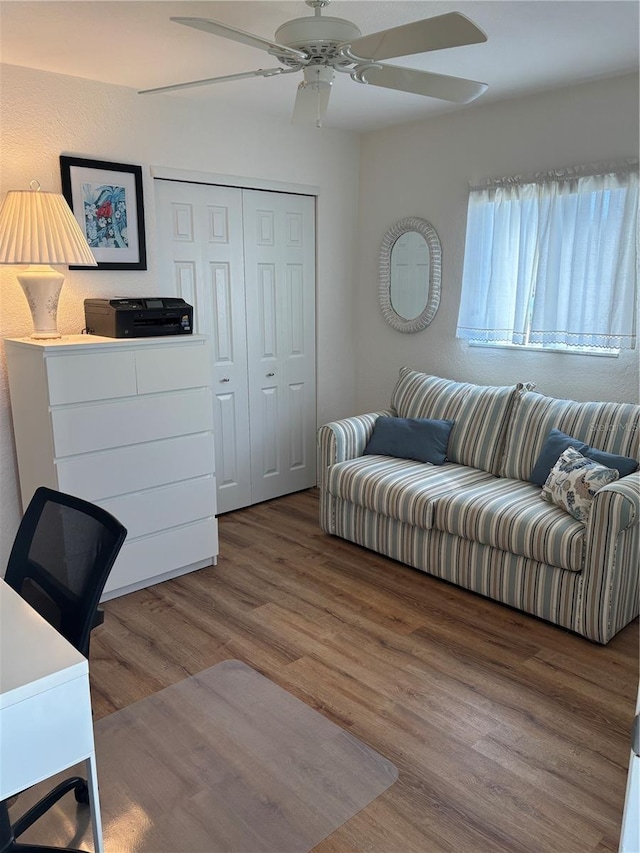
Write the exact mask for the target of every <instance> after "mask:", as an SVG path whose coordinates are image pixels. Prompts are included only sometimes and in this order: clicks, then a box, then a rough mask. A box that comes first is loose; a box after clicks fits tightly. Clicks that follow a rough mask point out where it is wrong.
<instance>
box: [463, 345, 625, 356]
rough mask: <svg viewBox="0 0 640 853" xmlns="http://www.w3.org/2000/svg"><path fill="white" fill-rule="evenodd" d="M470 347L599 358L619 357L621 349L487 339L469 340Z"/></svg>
mask: <svg viewBox="0 0 640 853" xmlns="http://www.w3.org/2000/svg"><path fill="white" fill-rule="evenodd" d="M467 343H468V344H469V346H470V347H478V348H480V349H507V350H515V351H517V352H552V353H560V354H561V355H590V356H596V357H597V358H618V356H619V355H620V350H600V349H586V348H584V349H578V348H573V347H572V348H569V347H543V346H536V345H529V344H498V343H486V342H485V341H467Z"/></svg>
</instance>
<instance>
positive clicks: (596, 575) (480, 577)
mask: <svg viewBox="0 0 640 853" xmlns="http://www.w3.org/2000/svg"><path fill="white" fill-rule="evenodd" d="M448 386H453V387H449V388H448ZM473 387H474V386H471V388H473ZM447 388H448V390H449V391H450V392H451V394H452V397H448V396H447V394H446V393H445V391H446V390H447ZM493 390H495V391H496V392H497V393H496V395H494V397H493V399H494V403H495V406H496V408H494V406H493V404H492V405H490V406H489V407H488V409H484V410H483V411H482V413H481V410H480V407H478V406H477V405H476V407H475V412H476V415H475V416H472V415H471V414H469V423H467V421H466V420H465V408H464V404H465V401H467V403H468V405H469V408H468V409H467V410H466V411H467V412H469V413H471V412H473V411H474V405H475V404H477V403H478V400H477V399H476V398H475V395H474V394H473V393H472V394H471V395H470V396H469V395H468V392H465V390H464V386H463V385H462V384H461V383H450V382H449V381H448V380H446V379H438V378H437V377H428V376H425V375H424V374H416V373H415V372H414V371H409V370H407V369H403V371H401V376H400V381H399V382H398V385H397V386H396V391H394V397H393V404H394V408H392V409H390V410H388V411H385V412H374V413H371V414H366V415H360V416H358V417H353V418H348V419H346V420H343V421H338V422H335V423H332V424H327V425H326V426H324V427H322V428H321V429H320V430H319V433H318V462H319V465H318V472H319V484H320V525H321V527H322V529H323V530H325V531H327V532H328V533H332V534H335V535H337V536H342V537H343V538H345V539H349V540H350V541H352V542H356V543H358V544H359V545H362V546H364V547H365V548H370V549H372V550H374V551H377V552H379V553H381V554H386V555H387V556H389V557H392V558H393V559H395V560H400V561H401V562H403V563H405V564H407V565H409V566H414V567H415V568H417V569H420V570H421V571H424V572H428V573H429V574H433V575H436V576H437V577H440V578H443V579H445V580H447V581H450V582H452V583H455V584H457V585H458V586H462V587H465V588H466V589H470V590H473V591H474V592H477V593H480V594H482V595H485V596H487V597H489V598H493V599H495V600H496V601H501V602H504V603H505V604H509V605H511V606H512V607H516V608H518V609H519V610H523V611H525V612H527V613H531V614H533V615H535V616H539V617H540V618H542V619H546V620H548V621H549V622H553V623H555V624H557V625H560V626H562V627H564V628H566V629H568V630H570V631H575V632H577V633H579V634H581V635H582V636H584V637H587V638H588V639H590V640H593V641H595V642H598V643H607V642H608V641H609V640H610V639H611V637H613V636H614V634H616V633H617V632H618V631H620V630H621V629H622V628H624V626H625V625H627V624H628V623H629V622H630V621H631V620H632V619H634V618H635V617H636V616H637V615H638V608H639V592H640V590H639V579H638V574H639V573H638V554H639V553H640V472H636V473H634V474H629V475H628V476H626V477H624V478H622V479H620V480H617V481H616V482H614V483H611V484H610V485H608V486H605V487H604V488H602V489H601V490H600V491H599V492H598V493H597V495H596V496H595V498H594V502H593V507H592V510H591V513H590V516H589V522H588V524H587V525H586V527H585V526H584V525H582V524H580V522H577V521H576V520H575V519H573V518H572V517H571V516H570V515H568V514H565V513H564V512H563V511H562V510H560V509H559V508H558V507H554V506H553V505H550V504H547V503H545V502H544V501H541V500H540V498H539V494H540V490H539V488H538V487H536V486H533V485H532V484H530V483H527V482H522V481H524V480H527V479H528V477H529V474H530V472H531V469H532V468H533V465H534V463H535V460H536V459H537V457H538V455H539V453H540V449H541V447H542V443H543V441H544V438H545V437H546V435H547V434H548V432H549V430H550V429H551V428H552V427H556V428H558V429H561V430H562V431H563V432H566V433H568V434H569V435H573V436H575V437H576V438H578V439H581V440H582V441H585V442H587V443H588V444H590V445H591V446H593V447H597V448H598V449H600V450H604V451H607V452H609V453H617V454H620V455H623V456H630V457H633V458H635V459H638V455H639V442H640V406H635V405H631V404H620V403H577V402H573V401H571V400H556V399H553V398H549V397H544V396H542V395H540V394H534V393H532V392H531V391H529V390H523V391H522V392H521V394H520V395H519V396H520V399H519V401H518V402H516V404H515V405H514V407H513V409H512V411H511V417H512V418H513V423H512V425H511V426H510V428H509V430H508V436H507V444H506V446H505V461H504V463H503V466H502V467H503V472H502V478H501V479H496V478H495V477H493V476H490V475H489V474H488V473H486V472H483V471H480V470H475V471H470V470H469V469H468V468H463V467H462V466H460V465H455V464H451V463H446V464H445V465H443V466H429V465H423V464H422V463H416V462H411V461H408V460H398V459H390V458H389V457H381V456H369V457H362V452H363V450H364V448H365V446H366V443H367V441H368V440H369V437H370V436H371V433H372V431H373V426H374V424H375V421H376V419H377V418H378V416H379V415H380V414H385V415H402V416H403V417H437V418H452V419H453V420H456V415H457V417H458V422H459V423H460V424H461V425H463V426H464V428H465V430H467V432H468V434H469V436H470V438H469V440H470V442H471V445H473V448H474V449H473V450H472V449H470V448H468V450H469V454H470V457H472V458H474V459H476V460H477V459H478V456H482V455H483V453H484V452H485V451H486V448H483V447H482V445H483V442H484V441H485V440H486V437H487V435H488V432H489V431H490V430H489V431H485V432H484V437H483V431H482V423H480V424H479V425H478V424H476V426H475V429H476V432H475V438H474V425H473V423H471V421H472V420H474V418H480V420H481V421H482V419H483V418H485V419H486V418H488V419H489V421H491V420H492V416H493V415H496V412H498V415H496V417H497V419H498V420H499V411H500V405H501V402H503V397H502V395H501V393H500V392H501V391H503V390H504V389H489V391H490V392H491V391H493ZM396 406H397V407H398V410H396V408H395V407H396ZM493 422H494V423H497V420H495V418H494V419H493ZM467 427H468V429H467ZM496 441H497V442H498V444H499V442H500V438H499V437H498V435H497V433H496ZM454 448H455V450H454V453H455V455H456V458H458V454H459V453H460V454H463V453H464V452H465V448H463V447H458V445H455V444H454ZM489 456H491V454H489ZM497 458H498V457H497V456H495V455H494V457H493V460H494V461H495V459H497ZM349 460H351V461H349ZM473 467H476V466H473ZM445 474H446V475H447V477H449V476H450V477H452V478H453V479H451V480H447V481H446V482H445V479H444V476H445ZM467 477H469V478H471V479H470V480H468V479H466V478H467ZM473 477H478V478H479V479H478V480H473ZM505 477H509V478H513V479H511V480H510V482H509V481H507V480H505V479H504V478H505ZM514 480H515V481H516V482H514ZM518 481H519V482H518ZM427 483H428V487H427ZM451 486H453V488H451ZM429 525H431V527H429Z"/></svg>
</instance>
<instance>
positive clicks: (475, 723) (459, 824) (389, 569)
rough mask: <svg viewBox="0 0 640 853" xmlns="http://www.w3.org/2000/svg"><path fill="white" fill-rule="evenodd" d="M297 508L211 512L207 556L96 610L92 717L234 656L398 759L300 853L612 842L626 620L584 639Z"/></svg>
mask: <svg viewBox="0 0 640 853" xmlns="http://www.w3.org/2000/svg"><path fill="white" fill-rule="evenodd" d="M317 512H318V501H317V492H316V490H315V489H313V490H310V491H308V492H300V493H298V494H295V495H289V496H287V497H285V498H279V499H277V500H275V501H270V502H267V503H264V504H259V505H257V506H255V507H250V508H248V509H245V510H240V511H238V512H234V513H229V514H228V515H225V516H222V517H221V518H220V543H221V554H220V557H219V562H218V566H217V567H216V568H208V569H203V570H200V571H198V572H193V573H191V574H189V575H185V576H183V577H181V578H177V579H175V580H172V581H167V582H165V583H163V584H158V585H156V586H154V587H150V588H148V589H145V590H141V591H140V592H137V593H134V594H132V595H128V596H123V597H122V598H119V599H114V600H113V601H110V602H108V603H107V604H106V605H105V610H106V618H105V624H104V626H102V627H101V628H98V629H97V630H96V631H94V633H93V635H92V637H93V638H92V642H91V684H92V695H93V706H94V713H95V717H96V719H98V718H100V717H102V716H104V715H106V714H109V713H111V712H112V711H115V710H117V709H119V708H123V707H125V706H127V705H130V704H131V703H132V702H135V701H137V700H138V699H142V698H144V697H145V696H148V695H150V694H151V693H154V692H156V691H158V690H160V689H162V688H163V687H166V686H168V685H169V684H173V683H175V682H177V681H180V680H181V679H183V678H186V677H188V676H189V675H192V674H195V673H197V672H200V671H201V670H203V669H205V668H207V667H210V666H213V665H214V664H216V663H218V662H220V661H223V660H227V659H230V658H237V659H240V660H242V661H244V662H245V663H247V664H249V665H250V666H252V667H253V668H254V669H257V670H259V671H260V672H262V673H263V674H264V675H266V676H267V677H268V678H270V679H272V680H273V681H274V682H276V683H277V684H279V685H280V686H281V687H284V688H285V689H286V690H288V691H290V692H291V693H292V694H294V695H295V696H297V697H298V698H300V699H302V700H303V701H304V702H306V703H307V704H308V705H310V706H311V707H313V708H316V709H317V710H319V711H320V712H321V713H323V714H324V715H326V716H327V717H328V718H329V719H330V720H332V721H334V722H336V723H338V725H340V726H342V727H343V728H345V729H348V730H349V731H350V732H352V733H353V734H354V735H355V736H356V737H358V738H360V739H362V740H363V741H365V742H366V743H367V744H369V745H370V746H371V747H373V748H374V749H376V750H378V751H379V752H381V753H382V754H383V755H385V756H386V757H388V758H389V759H390V760H391V761H393V762H394V763H395V764H396V766H397V767H398V769H399V771H400V778H399V780H398V781H397V782H396V783H395V784H394V785H392V787H391V788H389V789H388V790H387V791H386V792H385V793H384V794H383V795H382V796H380V797H379V798H378V799H377V800H375V801H374V802H373V803H371V804H370V805H369V806H368V807H367V808H365V809H364V810H363V811H362V812H360V813H359V814H358V815H356V816H355V817H354V818H352V819H351V820H350V821H348V823H346V824H345V825H344V826H342V827H341V828H340V829H338V830H337V831H336V832H334V833H333V834H332V835H331V836H330V837H329V838H327V839H326V840H325V841H323V842H322V843H321V844H320V845H318V847H316V848H315V853H364V852H365V851H366V853H441V851H442V853H454V851H455V853H589V851H594V853H596V852H597V853H605V851H617V849H618V842H619V833H620V821H621V816H622V807H623V802H624V793H625V785H626V775H627V764H628V757H629V741H630V727H631V720H632V718H633V713H634V707H635V697H636V691H637V686H638V620H636V621H635V622H633V623H632V624H631V625H629V626H627V628H626V629H625V630H624V631H622V632H621V633H620V634H618V635H617V636H616V637H615V638H614V639H613V640H612V641H611V642H610V643H609V644H608V645H607V646H598V645H595V644H594V643H591V642H589V641H588V640H584V639H582V638H581V637H578V636H576V635H573V634H569V633H567V632H566V631H564V630H562V629H559V628H556V627H554V626H551V625H548V624H546V623H544V622H542V621H540V620H537V619H535V618H532V617H529V616H526V615H524V614H521V613H519V612H517V611H514V610H511V609H510V608H507V607H504V606H502V605H500V604H497V603H495V602H492V601H489V600H486V599H483V598H481V597H480V596H477V595H474V594H472V593H469V592H466V591H464V590H460V589H457V588H456V587H454V586H451V585H449V584H447V583H444V582H442V581H439V580H437V579H435V578H430V577H429V576H428V575H425V574H423V573H421V572H418V571H416V570H414V569H410V568H408V567H405V566H402V565H401V564H399V563H396V562H394V561H393V560H388V559H386V558H385V557H381V556H379V555H377V554H374V553H372V552H370V551H367V550H365V549H362V548H359V547H358V546H356V545H352V544H351V543H348V542H345V541H343V540H340V539H336V538H334V537H331V536H327V535H325V534H324V533H322V532H321V531H320V529H319V527H318V523H317ZM176 758H177V759H178V758H179V757H178V756H176ZM176 853H178V851H176ZM203 853H214V851H203ZM234 853H235V851H234ZM237 853H250V851H237ZM273 853H280V851H277V850H274V851H273Z"/></svg>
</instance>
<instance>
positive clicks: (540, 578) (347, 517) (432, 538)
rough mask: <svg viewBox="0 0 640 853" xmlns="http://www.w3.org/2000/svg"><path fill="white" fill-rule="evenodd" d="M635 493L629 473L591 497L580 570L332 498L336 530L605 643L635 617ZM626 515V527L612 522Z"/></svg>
mask: <svg viewBox="0 0 640 853" xmlns="http://www.w3.org/2000/svg"><path fill="white" fill-rule="evenodd" d="M634 478H635V479H634ZM632 480H634V482H630V481H632ZM621 486H622V489H621V488H620V487H621ZM639 495H640V474H630V475H629V476H628V477H625V478H624V483H623V482H622V481H620V480H618V481H617V482H616V483H612V484H611V485H610V486H606V487H605V488H604V489H602V490H601V491H600V492H599V493H598V495H596V498H595V501H594V506H593V510H592V513H591V517H590V519H589V527H590V528H595V530H594V531H593V532H596V530H597V531H601V532H602V536H598V535H596V536H594V537H593V538H592V539H589V537H588V538H587V550H586V555H585V561H584V568H583V570H582V571H580V572H574V571H567V570H566V569H561V568H558V567H556V566H551V565H549V564H547V563H542V562H539V561H537V560H533V559H531V558H529V557H524V556H521V555H518V554H513V553H511V552H508V551H502V550H499V549H497V548H493V547H492V546H491V545H485V544H482V543H480V542H474V541H472V540H471V539H464V538H462V537H461V536H456V535H454V534H451V533H447V532H445V531H443V530H437V529H435V528H432V529H431V530H425V529H424V528H420V527H417V526H415V525H411V524H405V523H404V522H401V521H398V520H397V519H395V518H391V517H389V516H384V515H380V514H379V513H376V512H373V511H371V510H368V509H366V507H363V506H360V505H358V504H352V503H350V502H348V501H344V500H341V499H336V501H335V508H334V509H335V533H336V535H337V536H342V537H343V538H345V539H348V540H350V541H351V542H356V543H357V544H358V545H362V546H364V547H365V548H370V549H371V550H373V551H377V552H378V553H380V554H386V555H387V556H388V557H391V558H392V559H394V560H399V561H400V562H402V563H405V564H406V565H409V566H413V567H415V568H417V569H420V570H421V571H424V572H427V573H429V574H431V575H435V576H436V577H439V578H442V579H444V580H447V581H449V582H451V583H454V584H456V585H457V586H461V587H464V588H465V589H470V590H473V591H474V592H478V593H480V594H481V595H484V596H487V597H488V598H492V599H494V600H496V601H500V602H503V603H504V604H508V605H510V606H511V607H516V608H517V609H518V610H523V611H524V612H526V613H531V614H533V615H534V616H538V617H540V618H541V619H546V620H547V621H549V622H553V623H554V624H556V625H560V626H562V627H564V628H566V629H568V630H570V631H575V632H577V633H578V634H581V635H582V636H584V637H587V638H588V639H590V640H593V641H594V642H597V643H608V642H609V640H610V639H611V638H612V637H613V636H614V635H615V634H616V633H617V632H618V631H620V630H621V629H622V628H624V626H625V625H627V624H628V623H629V622H631V620H632V619H634V618H635V617H636V616H637V615H638V548H639V546H640V536H639V533H640V524H638V518H639V517H640V497H639ZM541 503H543V502H542V501H541ZM625 519H629V520H630V523H629V526H627V527H623V528H622V529H620V528H619V527H617V525H618V524H620V523H622V524H624V520H625Z"/></svg>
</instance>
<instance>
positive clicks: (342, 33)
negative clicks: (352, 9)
mask: <svg viewBox="0 0 640 853" xmlns="http://www.w3.org/2000/svg"><path fill="white" fill-rule="evenodd" d="M361 35H362V33H361V32H360V30H359V29H358V27H356V25H355V24H352V23H351V21H345V20H343V19H342V18H324V17H323V18H320V17H314V18H295V19H294V20H293V21H287V23H286V24H283V25H282V26H281V27H279V28H278V29H277V30H276V34H275V40H276V41H277V42H279V43H280V44H284V45H286V46H287V47H293V48H296V50H302V51H304V52H305V53H306V54H307V55H308V56H309V65H343V64H345V62H348V60H345V58H344V56H342V55H341V54H340V51H339V50H338V46H339V45H341V44H345V43H346V44H350V43H351V42H352V41H355V40H356V39H358V38H360V36H361ZM278 59H279V60H280V62H283V63H284V64H285V65H292V66H293V65H299V63H298V62H297V60H296V59H294V58H289V57H284V56H279V57H278Z"/></svg>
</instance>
